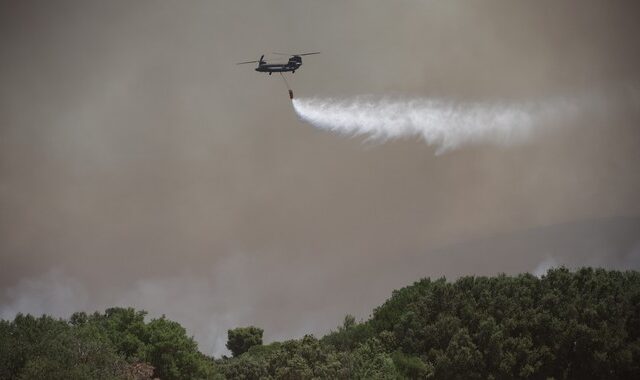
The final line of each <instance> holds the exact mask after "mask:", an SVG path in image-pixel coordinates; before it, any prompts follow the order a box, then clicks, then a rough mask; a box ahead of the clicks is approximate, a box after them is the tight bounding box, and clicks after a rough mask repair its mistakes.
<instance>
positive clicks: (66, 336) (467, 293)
mask: <svg viewBox="0 0 640 380" xmlns="http://www.w3.org/2000/svg"><path fill="white" fill-rule="evenodd" d="M227 347H228V348H229V349H230V350H231V352H232V353H233V354H234V356H233V357H222V358H217V359H213V358H208V357H206V356H205V355H203V354H201V353H200V352H199V351H198V350H197V346H196V344H195V342H194V341H193V339H192V338H190V337H188V336H187V335H186V332H185V330H184V329H183V328H182V327H181V326H180V325H179V324H178V323H176V322H172V321H169V320H167V319H165V318H160V319H153V320H151V321H146V320H145V313H144V312H141V311H135V310H133V309H122V308H113V309H108V310H107V311H106V312H105V313H94V314H92V315H87V314H85V313H75V314H73V315H72V317H71V318H70V319H69V320H58V319H54V318H51V317H48V316H42V317H39V318H36V317H32V316H24V315H18V316H17V317H16V318H15V319H14V320H13V321H10V322H9V321H2V322H0V379H16V378H25V379H30V378H52V379H55V378H69V379H116V378H120V379H123V378H124V379H145V378H152V376H153V377H159V378H161V379H192V378H203V379H204V378H225V377H226V378H244V379H258V378H280V379H305V378H309V379H310V378H344V379H347V378H388V379H395V378H443V379H455V378H459V379H472V378H477V379H485V378H494V379H507V378H509V379H511V378H523V379H526V378H532V379H538V378H554V379H583V378H602V379H605V378H606V379H628V378H640V273H639V272H636V271H627V272H619V271H607V270H604V269H591V268H583V269H580V270H578V271H575V272H572V271H569V270H567V269H564V268H560V269H553V270H550V271H549V272H547V274H546V275H545V276H542V277H541V278H537V277H535V276H532V275H529V274H522V275H518V276H506V275H500V276H495V277H463V278H460V279H458V280H457V281H455V282H447V281H446V280H445V279H437V280H432V279H428V278H427V279H422V280H420V281H417V282H416V283H414V284H413V285H410V286H407V287H405V288H402V289H400V290H396V291H394V292H393V294H392V296H391V297H390V298H389V299H388V300H387V301H386V302H385V303H384V304H383V305H381V306H380V307H378V308H376V309H375V310H374V311H373V314H372V316H371V317H370V319H369V320H366V321H362V322H356V321H355V319H354V318H353V317H351V316H347V317H345V320H344V323H343V325H342V326H340V327H339V328H338V329H337V330H335V331H333V332H331V333H329V334H327V335H326V336H324V337H322V338H320V339H318V338H315V337H314V336H312V335H307V336H305V337H304V338H302V339H298V340H290V341H285V342H274V343H270V344H266V345H263V344H262V330H261V329H259V328H238V329H234V330H230V331H229V342H228V344H227Z"/></svg>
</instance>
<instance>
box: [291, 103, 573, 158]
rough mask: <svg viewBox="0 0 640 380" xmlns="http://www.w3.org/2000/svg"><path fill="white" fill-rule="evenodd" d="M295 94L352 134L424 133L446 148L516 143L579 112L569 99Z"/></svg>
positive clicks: (327, 122)
mask: <svg viewBox="0 0 640 380" xmlns="http://www.w3.org/2000/svg"><path fill="white" fill-rule="evenodd" d="M291 98H292V103H293V107H294V109H295V111H296V113H297V114H298V116H299V117H300V119H302V120H303V121H305V122H307V123H309V124H311V125H313V126H315V127H317V128H320V129H323V130H328V131H331V132H335V133H338V134H342V135H347V136H366V137H368V138H370V139H374V140H382V141H384V140H387V139H395V138H403V137H413V136H418V137H420V138H422V139H423V140H424V141H425V142H426V143H427V144H430V145H434V146H436V147H437V150H436V153H437V154H440V153H443V152H446V151H449V150H452V149H456V148H458V147H460V146H463V145H467V144H474V143H477V144H480V143H486V144H497V145H511V144H518V143H522V142H524V141H526V140H527V139H529V138H530V137H531V135H532V134H533V132H534V130H536V129H537V128H538V127H540V126H542V125H544V124H549V123H553V122H554V121H558V119H561V118H567V117H569V116H570V115H572V114H574V111H575V105H574V104H572V103H571V102H568V101H563V100H555V101H553V102H529V103H501V102H495V103H490V102H487V103H461V102H451V101H446V100H437V99H428V98H427V99H391V98H375V97H370V96H369V97H367V96H361V97H355V98H351V99H332V98H326V99H321V98H296V99H293V97H291Z"/></svg>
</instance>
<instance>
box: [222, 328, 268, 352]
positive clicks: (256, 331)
mask: <svg viewBox="0 0 640 380" xmlns="http://www.w3.org/2000/svg"><path fill="white" fill-rule="evenodd" d="M263 332H264V330H262V329H261V328H259V327H254V326H249V327H238V328H235V329H231V330H228V331H227V337H228V340H227V348H228V349H229V351H231V353H232V354H233V356H240V355H242V354H244V353H245V352H247V351H248V350H249V349H250V348H251V347H253V346H257V345H261V344H262V333H263Z"/></svg>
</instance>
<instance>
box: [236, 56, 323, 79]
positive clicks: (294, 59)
mask: <svg viewBox="0 0 640 380" xmlns="http://www.w3.org/2000/svg"><path fill="white" fill-rule="evenodd" d="M273 54H276V55H286V56H289V57H290V58H289V61H288V62H287V63H267V62H266V61H265V60H264V54H263V55H262V56H261V57H260V60H258V61H246V62H238V63H236V65H244V64H246V63H257V64H258V67H256V71H258V72H261V73H269V75H271V74H273V73H286V72H291V74H293V73H295V72H296V70H298V69H299V68H300V66H302V56H303V55H313V54H320V52H319V51H316V52H313V53H303V54H282V53H273Z"/></svg>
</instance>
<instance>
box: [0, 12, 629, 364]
mask: <svg viewBox="0 0 640 380" xmlns="http://www.w3.org/2000/svg"><path fill="white" fill-rule="evenodd" d="M639 16H640V12H639V7H638V6H637V5H635V2H611V1H600V2H593V1H579V2H578V1H568V2H557V1H537V2H526V3H525V2H513V1H491V2H473V3H472V2H468V1H462V2H456V1H446V2H435V1H426V0H423V1H418V0H415V1H408V0H405V1H373V0H361V1H300V0H296V1H293V0H292V1H275V0H273V1H188V2H187V1H181V2H174V1H136V2H130V1H109V2H105V1H56V2H44V1H2V2H0V46H1V47H2V54H0V317H3V318H12V317H13V315H14V314H15V313H16V312H31V313H43V312H46V313H53V314H56V315H60V316H66V315H68V314H69V313H71V312H73V311H76V310H80V309H85V310H88V311H91V310H96V309H98V310H101V309H103V308H105V307H108V306H114V305H122V306H134V307H138V308H144V309H146V310H149V311H151V313H152V314H153V315H160V314H163V313H164V314H166V315H167V316H168V317H169V318H172V319H175V320H178V321H179V322H181V323H182V324H183V325H184V326H186V327H187V328H188V329H189V332H190V333H191V334H194V335H195V336H196V338H197V339H198V340H199V342H200V343H201V348H202V349H203V350H204V351H205V352H213V353H216V354H220V353H222V352H224V348H223V347H224V342H225V339H226V329H227V328H230V327H235V326H239V325H245V324H256V325H258V326H261V327H263V328H265V335H266V337H267V338H268V339H281V338H289V337H296V336H299V335H300V334H302V333H304V332H309V331H310V332H314V333H317V334H321V333H324V332H326V331H328V329H330V328H333V327H335V326H337V325H338V324H339V323H340V321H341V319H342V317H343V316H344V315H345V314H346V313H352V314H355V315H357V316H358V317H359V318H366V317H367V316H368V314H369V313H370V312H371V310H372V308H373V307H375V306H376V305H378V304H380V303H381V302H382V301H383V300H385V299H386V298H387V297H388V296H389V295H390V292H391V290H392V289H393V288H397V287H400V286H404V285H407V284H409V283H411V282H412V281H414V280H417V279H418V278H420V277H423V276H432V277H440V276H447V277H451V278H455V277H457V276H460V275H467V274H494V273H498V272H508V273H517V272H523V271H531V272H533V271H535V270H536V268H538V269H540V268H541V267H545V266H548V265H558V264H566V265H570V266H579V265H602V266H607V267H616V268H623V269H631V268H639V267H640V196H639V194H640V170H639V165H638V163H639V162H640V124H639V123H640V111H639V104H640V70H639V69H638V67H640V39H639V38H638V36H640V23H638V17H639ZM305 51H322V54H321V55H316V56H311V57H305V59H304V66H303V67H302V68H301V69H300V70H299V71H298V72H296V74H295V75H293V76H292V77H290V79H289V82H290V84H291V85H292V87H293V89H294V91H295V94H296V96H298V97H303V98H304V97H334V96H337V97H343V98H344V97H346V98H348V97H351V96H356V95H374V96H396V97H402V98H408V99H410V98H412V97H419V98H439V99H446V100H447V101H450V102H468V101H472V102H473V101H479V102H485V101H487V102H492V101H496V102H497V101H529V100H544V101H548V100H550V99H552V100H553V99H565V100H566V99H568V100H570V101H575V102H578V103H580V102H583V100H584V99H591V100H590V102H588V103H586V102H585V103H582V106H581V107H579V110H580V112H579V113H578V115H577V116H576V117H575V118H573V119H572V120H571V121H570V122H566V123H559V124H558V125H550V126H548V128H545V130H544V133H541V134H538V135H536V136H534V137H533V138H531V139H530V140H529V141H527V142H526V143H524V144H520V145H517V146H499V147H496V146H489V145H476V146H468V147H462V148H460V149H457V150H453V151H449V152H446V153H445V154H442V155H435V151H436V148H435V147H431V146H428V145H426V144H425V143H424V142H422V141H420V140H419V139H405V140H395V141H390V142H386V143H370V142H367V141H365V140H364V139H362V138H349V137H345V136H339V135H334V134H331V133H329V132H326V131H321V130H317V129H314V128H313V127H311V126H310V125H308V124H305V123H303V122H302V121H300V120H299V119H298V118H297V116H296V114H295V113H294V112H293V110H292V107H291V103H290V101H289V98H288V94H287V93H286V88H285V86H284V84H283V83H282V81H281V79H280V78H279V76H271V77H269V76H267V75H264V74H260V73H256V72H255V71H253V67H251V65H245V66H236V65H234V63H235V62H239V61H245V60H251V59H258V58H259V56H260V55H261V54H263V53H266V54H269V53H270V52H305ZM594 99H595V100H594Z"/></svg>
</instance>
